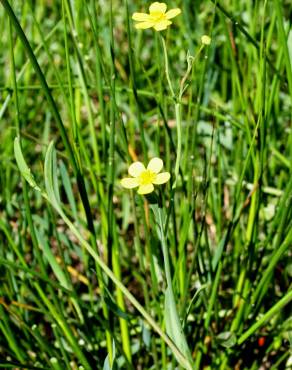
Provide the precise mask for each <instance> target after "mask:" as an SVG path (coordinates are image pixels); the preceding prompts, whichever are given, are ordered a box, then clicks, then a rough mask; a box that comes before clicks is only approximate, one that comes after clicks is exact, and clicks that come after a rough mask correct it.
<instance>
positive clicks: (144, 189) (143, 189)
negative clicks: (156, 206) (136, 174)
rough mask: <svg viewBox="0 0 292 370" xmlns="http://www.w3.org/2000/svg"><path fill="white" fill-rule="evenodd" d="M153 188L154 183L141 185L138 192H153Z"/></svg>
mask: <svg viewBox="0 0 292 370" xmlns="http://www.w3.org/2000/svg"><path fill="white" fill-rule="evenodd" d="M153 190H154V186H153V185H152V184H147V185H140V187H139V189H138V194H149V193H152V191H153Z"/></svg>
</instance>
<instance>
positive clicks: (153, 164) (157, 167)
mask: <svg viewBox="0 0 292 370" xmlns="http://www.w3.org/2000/svg"><path fill="white" fill-rule="evenodd" d="M162 167H163V162H162V160H161V159H160V158H152V159H151V161H150V162H149V164H148V166H147V170H150V171H152V172H154V173H158V172H160V171H161V170H162Z"/></svg>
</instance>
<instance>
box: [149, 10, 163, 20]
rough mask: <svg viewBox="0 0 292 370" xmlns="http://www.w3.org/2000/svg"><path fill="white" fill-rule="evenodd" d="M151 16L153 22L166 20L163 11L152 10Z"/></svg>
mask: <svg viewBox="0 0 292 370" xmlns="http://www.w3.org/2000/svg"><path fill="white" fill-rule="evenodd" d="M150 17H151V18H152V20H153V22H160V21H165V20H166V16H165V13H161V12H152V13H150Z"/></svg>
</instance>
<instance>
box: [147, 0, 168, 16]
mask: <svg viewBox="0 0 292 370" xmlns="http://www.w3.org/2000/svg"><path fill="white" fill-rule="evenodd" d="M166 9H167V5H166V4H165V3H159V2H158V1H156V2H155V3H153V4H151V5H150V7H149V12H150V14H152V13H165V12H166Z"/></svg>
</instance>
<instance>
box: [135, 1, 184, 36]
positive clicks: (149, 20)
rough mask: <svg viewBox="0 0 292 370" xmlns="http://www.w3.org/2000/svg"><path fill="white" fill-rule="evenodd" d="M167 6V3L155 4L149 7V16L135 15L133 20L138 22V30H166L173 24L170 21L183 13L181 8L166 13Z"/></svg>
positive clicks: (143, 14) (144, 14)
mask: <svg viewBox="0 0 292 370" xmlns="http://www.w3.org/2000/svg"><path fill="white" fill-rule="evenodd" d="M166 9H167V5H166V4H165V3H159V2H155V3H153V4H151V5H150V7H149V14H146V13H134V14H133V16H132V19H134V21H137V22H139V23H137V24H136V25H135V27H136V28H138V29H146V28H152V27H153V28H154V29H155V30H156V31H162V30H166V28H167V27H168V26H169V25H171V24H172V22H171V21H170V19H172V18H174V17H176V16H177V15H179V14H180V13H181V10H180V9H179V8H176V9H171V10H169V11H168V12H167V11H166Z"/></svg>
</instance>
